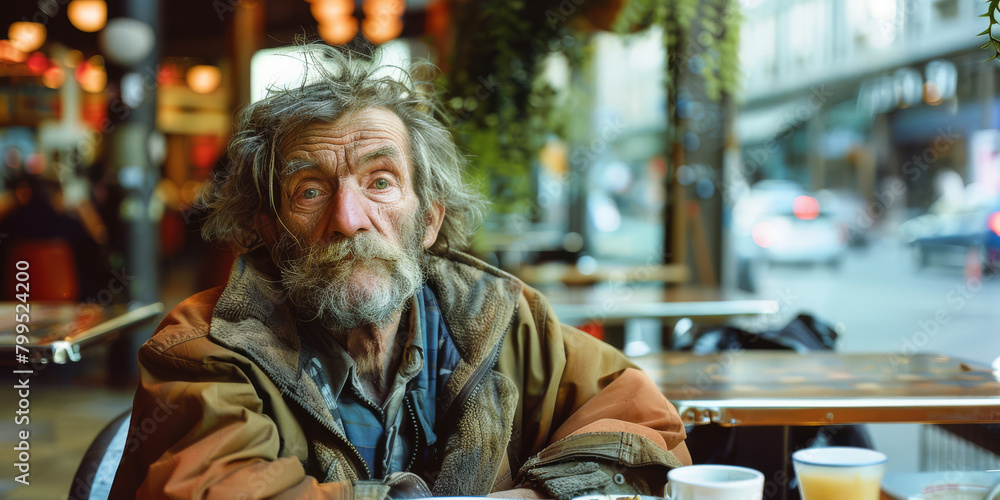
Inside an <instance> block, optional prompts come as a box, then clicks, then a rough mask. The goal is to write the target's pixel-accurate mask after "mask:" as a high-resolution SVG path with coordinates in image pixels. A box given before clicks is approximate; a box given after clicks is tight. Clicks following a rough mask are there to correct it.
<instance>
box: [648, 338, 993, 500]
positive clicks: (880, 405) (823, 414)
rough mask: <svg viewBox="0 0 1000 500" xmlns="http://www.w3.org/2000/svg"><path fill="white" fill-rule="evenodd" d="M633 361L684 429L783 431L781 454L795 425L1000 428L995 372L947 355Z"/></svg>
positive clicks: (764, 354) (685, 356)
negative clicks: (992, 425)
mask: <svg viewBox="0 0 1000 500" xmlns="http://www.w3.org/2000/svg"><path fill="white" fill-rule="evenodd" d="M633 361H635V362H636V364H638V365H639V366H641V367H642V368H643V369H644V370H646V371H647V372H648V373H649V374H650V376H651V377H652V378H653V380H654V381H655V382H656V383H657V384H658V385H659V387H660V390H661V391H662V392H663V394H664V395H665V396H666V397H667V399H669V400H670V401H671V402H672V403H673V404H674V405H675V406H676V407H677V411H678V412H679V413H680V415H681V419H682V420H683V421H684V423H685V424H694V425H700V424H708V423H716V424H718V425H721V426H726V427H731V426H754V425H776V426H782V427H784V437H783V440H782V450H781V451H782V453H783V455H784V456H785V457H787V456H788V454H789V451H790V450H789V446H790V442H789V426H793V425H834V424H859V423H888V422H896V423H927V424H941V423H965V424H970V423H990V422H1000V378H998V374H997V373H994V372H993V370H992V369H991V368H989V367H985V366H981V365H977V364H975V363H971V362H967V361H963V360H959V359H955V358H951V357H948V356H940V355H935V354H927V353H917V354H913V355H902V354H898V353H879V354H855V353H835V352H822V351H818V352H812V353H809V354H798V353H794V352H790V351H787V352H786V351H752V350H734V351H729V352H722V353H718V354H713V355H707V356H697V355H693V354H690V353H682V352H665V353H660V354H655V355H650V356H645V357H639V358H633ZM788 462H789V461H788V460H784V462H783V463H784V466H783V468H784V470H783V472H784V474H785V476H784V477H791V476H790V472H791V471H790V470H789V467H788ZM787 494H788V490H787V489H782V497H783V498H785V496H786V495H787Z"/></svg>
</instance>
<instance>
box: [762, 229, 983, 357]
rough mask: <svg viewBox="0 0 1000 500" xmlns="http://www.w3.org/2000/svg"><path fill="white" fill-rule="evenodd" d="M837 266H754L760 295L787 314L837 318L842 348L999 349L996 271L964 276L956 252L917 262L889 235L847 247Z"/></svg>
mask: <svg viewBox="0 0 1000 500" xmlns="http://www.w3.org/2000/svg"><path fill="white" fill-rule="evenodd" d="M845 257H846V258H845V259H844V262H843V264H842V265H841V266H840V268H837V269H833V268H829V267H826V266H813V267H808V266H788V265H772V266H759V267H758V268H757V287H758V295H759V296H760V298H770V299H776V300H778V301H779V302H780V305H781V314H782V317H783V318H784V319H785V320H787V319H789V318H792V317H794V316H795V314H797V313H799V312H809V313H812V314H814V315H817V316H819V317H821V318H823V319H826V320H828V321H829V322H831V323H834V324H836V323H840V324H842V325H843V335H842V336H841V338H840V339H839V342H838V345H837V349H838V350H839V351H845V352H885V353H889V354H901V355H905V354H908V353H913V352H916V351H923V352H935V353H940V354H947V355H949V356H956V357H961V358H966V359H969V360H972V361H976V362H978V363H981V364H986V365H989V364H990V363H992V362H993V360H994V359H996V358H997V357H998V356H1000V335H998V327H997V324H996V317H997V316H996V312H997V308H998V307H1000V276H984V277H983V278H982V280H981V281H980V280H979V279H976V278H970V279H967V278H966V277H965V271H964V269H963V267H962V265H961V264H962V262H961V260H962V258H961V256H957V257H956V258H954V259H950V260H948V259H940V260H941V263H939V264H936V265H934V264H932V265H931V266H929V267H926V268H923V269H920V268H918V267H917V266H916V265H915V264H914V259H913V257H912V255H911V254H910V253H909V250H908V249H907V248H905V247H903V246H901V245H900V244H898V243H897V242H895V241H891V240H873V241H872V242H871V243H870V244H869V246H868V247H862V248H852V249H851V250H850V251H849V252H848V253H847V255H846V256H845Z"/></svg>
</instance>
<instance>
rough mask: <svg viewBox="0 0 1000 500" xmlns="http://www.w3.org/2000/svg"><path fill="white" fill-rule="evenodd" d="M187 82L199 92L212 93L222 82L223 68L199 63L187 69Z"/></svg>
mask: <svg viewBox="0 0 1000 500" xmlns="http://www.w3.org/2000/svg"><path fill="white" fill-rule="evenodd" d="M187 83H188V87H191V90H193V91H195V92H197V93H199V94H211V93H212V92H215V89H217V88H219V84H220V83H222V70H220V69H219V68H218V67H216V66H209V65H206V64H199V65H197V66H191V69H189V70H187Z"/></svg>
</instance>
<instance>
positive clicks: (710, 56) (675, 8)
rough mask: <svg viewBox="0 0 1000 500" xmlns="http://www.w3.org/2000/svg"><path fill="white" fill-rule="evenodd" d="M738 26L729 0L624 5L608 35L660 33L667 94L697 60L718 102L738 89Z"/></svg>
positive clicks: (643, 0)
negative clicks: (686, 67) (665, 60)
mask: <svg viewBox="0 0 1000 500" xmlns="http://www.w3.org/2000/svg"><path fill="white" fill-rule="evenodd" d="M994 1H1000V0H994ZM696 21H697V22H696ZM740 21H741V16H740V13H739V9H738V6H737V3H736V1H735V0H628V3H627V4H626V5H625V8H624V9H622V11H621V13H620V14H619V16H618V18H617V19H616V21H615V25H614V29H615V31H617V32H619V33H631V32H634V31H636V30H642V29H646V28H649V27H651V26H659V27H660V28H662V30H663V35H662V36H663V48H664V50H665V51H666V54H667V58H668V64H667V65H666V75H665V83H666V85H667V86H668V89H669V90H670V91H674V90H676V89H675V88H674V84H675V82H674V80H675V79H676V75H675V73H676V70H677V68H678V67H679V66H680V65H682V64H687V63H688V62H689V61H690V59H691V58H692V57H695V56H697V57H699V58H700V59H701V62H702V65H701V69H700V72H701V75H702V76H703V77H704V78H705V93H706V95H707V96H708V97H709V98H711V99H713V100H718V99H719V98H720V97H721V95H722V94H723V93H732V92H734V91H736V90H737V88H738V85H739V75H740V73H739V54H738V51H739V27H740Z"/></svg>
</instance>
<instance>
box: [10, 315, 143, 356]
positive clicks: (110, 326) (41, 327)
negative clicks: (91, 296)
mask: <svg viewBox="0 0 1000 500" xmlns="http://www.w3.org/2000/svg"><path fill="white" fill-rule="evenodd" d="M17 304H20V302H0V364H4V365H7V364H15V349H16V345H17V344H16V339H17V333H16V331H15V326H16V325H17V322H16V319H15V307H16V305H17ZM23 312H24V308H23V306H22V307H21V309H20V310H18V311H17V314H23ZM162 312H163V304H161V303H159V302H156V303H153V304H148V305H144V306H136V307H131V308H130V307H128V306H124V305H121V306H100V305H95V304H74V303H60V302H35V303H31V304H30V306H29V310H28V316H29V318H30V320H29V321H28V323H27V324H28V326H29V328H30V331H29V333H28V340H29V343H27V344H24V345H23V346H24V347H26V348H27V349H28V356H29V358H30V360H31V362H32V363H41V364H47V363H50V362H51V363H56V364H63V363H66V362H68V361H79V360H80V359H81V356H82V350H83V349H84V348H86V347H88V346H91V345H95V344H99V343H103V342H107V341H110V340H113V339H114V338H117V337H118V335H119V334H120V333H121V332H122V331H124V330H127V329H128V328H129V327H133V326H136V325H139V324H141V323H143V322H146V321H150V320H153V319H154V318H156V317H158V316H159V315H160V313H162Z"/></svg>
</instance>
